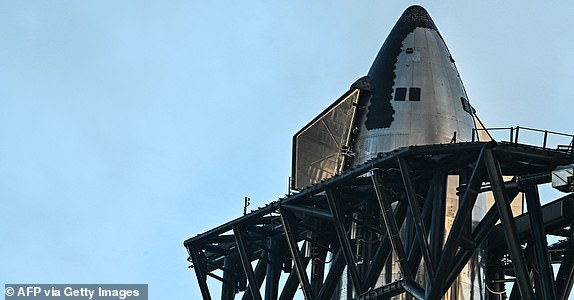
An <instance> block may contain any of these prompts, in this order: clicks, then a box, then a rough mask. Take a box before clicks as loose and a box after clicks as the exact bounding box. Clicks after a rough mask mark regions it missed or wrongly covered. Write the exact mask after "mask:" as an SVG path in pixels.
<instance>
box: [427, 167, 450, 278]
mask: <svg viewBox="0 0 574 300" xmlns="http://www.w3.org/2000/svg"><path fill="white" fill-rule="evenodd" d="M446 182H447V176H446V174H445V173H444V171H442V170H440V171H438V172H437V173H435V174H434V176H433V178H432V181H431V185H432V193H433V197H432V205H433V208H432V218H431V220H432V221H431V226H430V252H431V257H432V262H433V266H434V267H435V269H436V268H437V267H438V262H439V261H440V256H441V253H442V246H443V243H444V222H445V214H446Z"/></svg>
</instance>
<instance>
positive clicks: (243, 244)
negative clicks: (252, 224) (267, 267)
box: [233, 226, 262, 300]
mask: <svg viewBox="0 0 574 300" xmlns="http://www.w3.org/2000/svg"><path fill="white" fill-rule="evenodd" d="M246 235H247V232H246V231H245V230H244V229H243V228H241V227H239V226H234V227H233V236H235V241H236V243H237V250H238V251H239V257H240V258H241V264H242V265H243V271H244V272H245V275H246V276H247V281H248V282H249V290H250V291H251V296H252V297H253V299H255V300H262V298H261V293H260V292H259V284H258V282H257V280H256V279H255V273H253V268H252V267H251V260H250V259H249V254H248V253H247V252H248V251H247V241H246V240H245V236H246Z"/></svg>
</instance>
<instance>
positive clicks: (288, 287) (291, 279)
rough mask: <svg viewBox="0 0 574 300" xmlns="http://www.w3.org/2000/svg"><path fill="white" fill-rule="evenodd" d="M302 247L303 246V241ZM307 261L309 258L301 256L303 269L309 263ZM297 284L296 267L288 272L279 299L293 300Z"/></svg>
mask: <svg viewBox="0 0 574 300" xmlns="http://www.w3.org/2000/svg"><path fill="white" fill-rule="evenodd" d="M302 248H303V249H304V248H305V243H304V244H303V247H302ZM309 261H310V260H309V258H306V257H304V258H303V261H302V266H303V268H304V269H306V268H307V266H308V265H309ZM297 286H299V275H297V269H293V270H291V273H289V276H288V277H287V280H286V281H285V284H284V285H283V290H282V291H281V295H280V296H279V300H293V299H294V298H295V293H296V292H297Z"/></svg>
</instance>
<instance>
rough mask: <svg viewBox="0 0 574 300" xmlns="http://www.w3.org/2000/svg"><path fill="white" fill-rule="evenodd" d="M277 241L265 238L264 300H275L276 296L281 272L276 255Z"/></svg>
mask: <svg viewBox="0 0 574 300" xmlns="http://www.w3.org/2000/svg"><path fill="white" fill-rule="evenodd" d="M277 248H278V247H277V241H276V240H275V239H274V238H271V237H269V238H267V249H269V250H268V251H267V260H268V263H267V275H266V276H265V277H266V280H265V300H276V299H277V296H278V291H279V289H278V286H279V278H280V277H281V270H280V268H279V267H280V264H279V256H278V255H277V251H279V249H277Z"/></svg>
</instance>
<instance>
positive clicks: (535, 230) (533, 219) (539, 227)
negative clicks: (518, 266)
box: [526, 186, 556, 300]
mask: <svg viewBox="0 0 574 300" xmlns="http://www.w3.org/2000/svg"><path fill="white" fill-rule="evenodd" d="M526 205H527V207H528V214H529V215H530V218H529V219H530V230H531V231H532V240H533V242H534V243H533V246H534V249H533V250H534V257H535V258H536V262H537V264H538V273H539V276H540V283H541V285H542V286H541V290H542V292H543V295H544V299H550V300H554V299H556V290H555V285H556V283H555V282H554V273H553V271H552V265H551V264H550V260H549V255H548V242H547V241H546V231H545V230H544V225H543V224H544V220H543V218H542V210H541V208H540V196H539V195H538V188H537V187H536V186H530V187H528V188H527V189H526Z"/></svg>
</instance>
